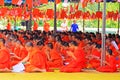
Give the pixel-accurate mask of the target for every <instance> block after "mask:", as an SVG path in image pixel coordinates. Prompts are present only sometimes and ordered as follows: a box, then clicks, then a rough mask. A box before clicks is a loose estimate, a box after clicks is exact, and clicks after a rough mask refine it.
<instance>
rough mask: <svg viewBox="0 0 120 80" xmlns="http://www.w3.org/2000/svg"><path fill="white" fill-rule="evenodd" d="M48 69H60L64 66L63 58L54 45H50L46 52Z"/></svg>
mask: <svg viewBox="0 0 120 80" xmlns="http://www.w3.org/2000/svg"><path fill="white" fill-rule="evenodd" d="M45 53H46V56H47V65H48V68H59V67H61V66H62V65H63V61H62V57H61V56H60V54H59V53H57V51H56V50H55V49H54V48H53V44H52V43H48V44H47V46H46V50H45Z"/></svg>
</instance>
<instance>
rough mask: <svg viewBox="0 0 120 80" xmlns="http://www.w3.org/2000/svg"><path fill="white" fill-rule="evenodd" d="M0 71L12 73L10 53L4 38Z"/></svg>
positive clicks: (0, 45)
mask: <svg viewBox="0 0 120 80" xmlns="http://www.w3.org/2000/svg"><path fill="white" fill-rule="evenodd" d="M0 71H10V53H9V51H8V49H7V48H6V47H5V40H4V39H3V38H0Z"/></svg>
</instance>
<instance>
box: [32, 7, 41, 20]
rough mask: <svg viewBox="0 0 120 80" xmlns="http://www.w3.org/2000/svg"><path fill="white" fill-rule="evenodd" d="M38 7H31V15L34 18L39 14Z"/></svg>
mask: <svg viewBox="0 0 120 80" xmlns="http://www.w3.org/2000/svg"><path fill="white" fill-rule="evenodd" d="M39 11H40V10H39V9H37V8H35V9H33V17H34V18H37V17H38V16H39Z"/></svg>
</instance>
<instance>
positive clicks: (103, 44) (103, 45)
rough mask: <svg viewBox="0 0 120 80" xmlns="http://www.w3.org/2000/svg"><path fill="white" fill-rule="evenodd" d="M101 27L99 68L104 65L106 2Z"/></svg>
mask: <svg viewBox="0 0 120 80" xmlns="http://www.w3.org/2000/svg"><path fill="white" fill-rule="evenodd" d="M102 18H103V26H102V53H101V66H104V65H105V63H104V61H105V52H106V51H105V39H106V37H105V34H106V29H105V27H106V0H104V4H103V17H102Z"/></svg>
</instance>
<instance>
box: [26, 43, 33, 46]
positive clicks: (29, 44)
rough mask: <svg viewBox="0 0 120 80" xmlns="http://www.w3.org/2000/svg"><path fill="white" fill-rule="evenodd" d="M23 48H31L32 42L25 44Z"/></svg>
mask: <svg viewBox="0 0 120 80" xmlns="http://www.w3.org/2000/svg"><path fill="white" fill-rule="evenodd" d="M25 46H26V47H33V43H32V42H27V43H26V44H25Z"/></svg>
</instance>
